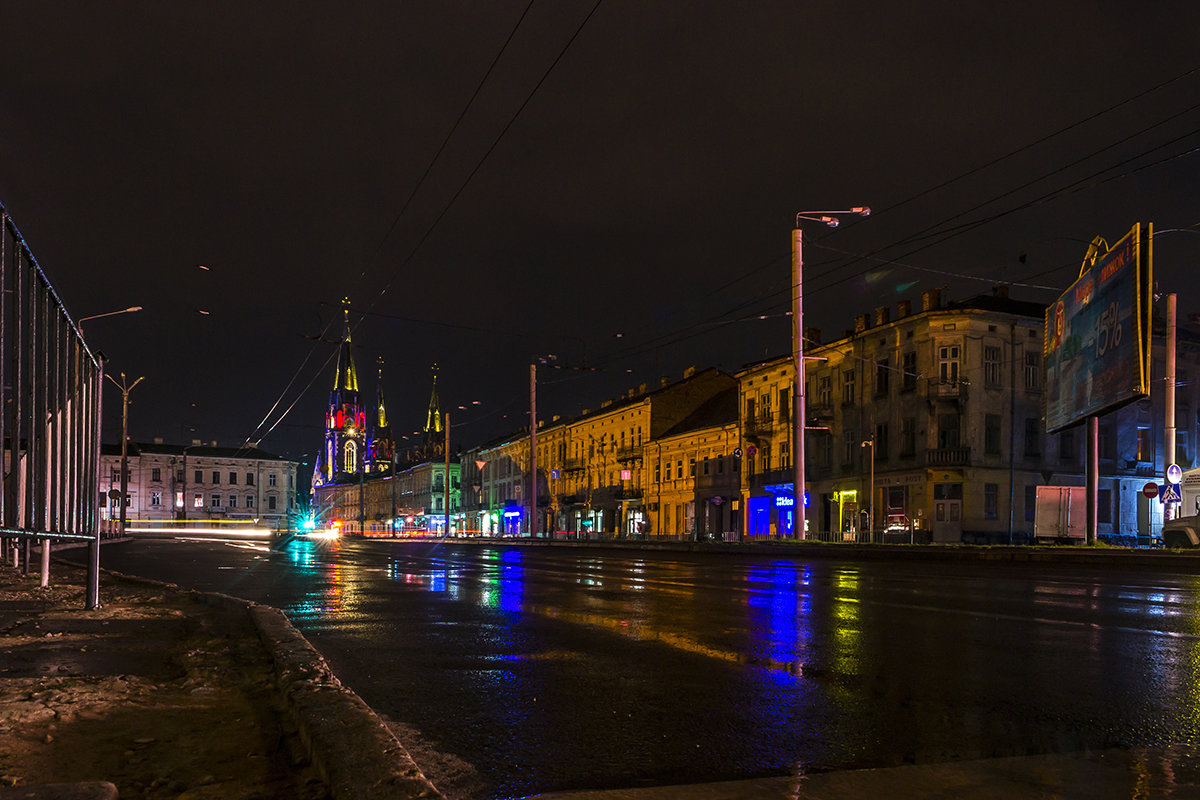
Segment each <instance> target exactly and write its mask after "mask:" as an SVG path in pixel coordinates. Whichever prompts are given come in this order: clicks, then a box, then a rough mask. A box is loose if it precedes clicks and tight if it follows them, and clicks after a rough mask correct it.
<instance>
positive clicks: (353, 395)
mask: <svg viewBox="0 0 1200 800" xmlns="http://www.w3.org/2000/svg"><path fill="white" fill-rule="evenodd" d="M351 347H352V345H351V342H350V298H348V297H347V298H345V299H344V300H342V343H341V349H340V350H339V351H338V362H337V373H336V374H335V376H334V379H333V389H332V390H331V391H330V392H329V406H328V408H327V409H326V411H325V446H324V448H322V451H321V454H320V456H319V457H318V459H317V468H316V470H314V472H313V486H314V488H315V487H317V486H322V485H324V484H326V483H330V482H331V481H334V480H345V479H346V478H347V477H350V476H353V475H357V474H358V473H361V472H362V471H363V469H364V468H365V467H366V463H367V455H368V454H367V452H366V449H367V448H366V445H367V436H366V433H367V431H366V427H367V415H366V411H365V409H364V408H363V406H362V402H361V401H360V400H359V397H358V373H357V372H356V371H355V369H354V355H353V353H352V352H351Z"/></svg>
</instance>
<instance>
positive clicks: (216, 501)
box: [209, 494, 221, 508]
mask: <svg viewBox="0 0 1200 800" xmlns="http://www.w3.org/2000/svg"><path fill="white" fill-rule="evenodd" d="M209 505H211V506H212V507H213V508H220V507H221V495H219V494H214V495H213V496H212V498H211V499H210V500H209Z"/></svg>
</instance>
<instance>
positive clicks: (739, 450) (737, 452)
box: [733, 447, 742, 458]
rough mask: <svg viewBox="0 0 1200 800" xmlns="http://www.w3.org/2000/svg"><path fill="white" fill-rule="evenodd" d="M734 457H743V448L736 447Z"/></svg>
mask: <svg viewBox="0 0 1200 800" xmlns="http://www.w3.org/2000/svg"><path fill="white" fill-rule="evenodd" d="M733 457H734V458H741V457H742V448H740V447H738V448H736V449H735V450H734V451H733Z"/></svg>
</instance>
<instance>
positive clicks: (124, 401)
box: [104, 372, 145, 536]
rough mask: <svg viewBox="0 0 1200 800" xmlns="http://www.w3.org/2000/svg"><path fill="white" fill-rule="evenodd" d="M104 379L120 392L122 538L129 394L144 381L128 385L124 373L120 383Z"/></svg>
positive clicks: (126, 503)
mask: <svg viewBox="0 0 1200 800" xmlns="http://www.w3.org/2000/svg"><path fill="white" fill-rule="evenodd" d="M104 377H106V378H108V379H109V380H110V381H112V382H113V383H114V384H115V385H116V387H117V388H118V389H120V390H121V497H120V499H119V500H118V501H117V502H118V503H120V509H121V536H124V535H125V522H126V520H125V509H126V507H127V506H128V503H129V500H128V491H129V393H130V392H132V391H133V387H135V386H137V385H138V384H139V383H141V382H142V381H143V380H145V376H143V377H141V378H138V379H137V380H135V381H134V382H133V383H129V382H128V381H127V380H126V379H125V373H124V372H122V373H121V380H120V382H118V381H117V379H116V378H114V377H113V376H112V375H109V374H106V375H105V376H104Z"/></svg>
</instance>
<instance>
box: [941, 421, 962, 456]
mask: <svg viewBox="0 0 1200 800" xmlns="http://www.w3.org/2000/svg"><path fill="white" fill-rule="evenodd" d="M960 420H961V417H960V415H958V414H938V447H939V448H942V449H944V448H947V447H958V435H959V430H960Z"/></svg>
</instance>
